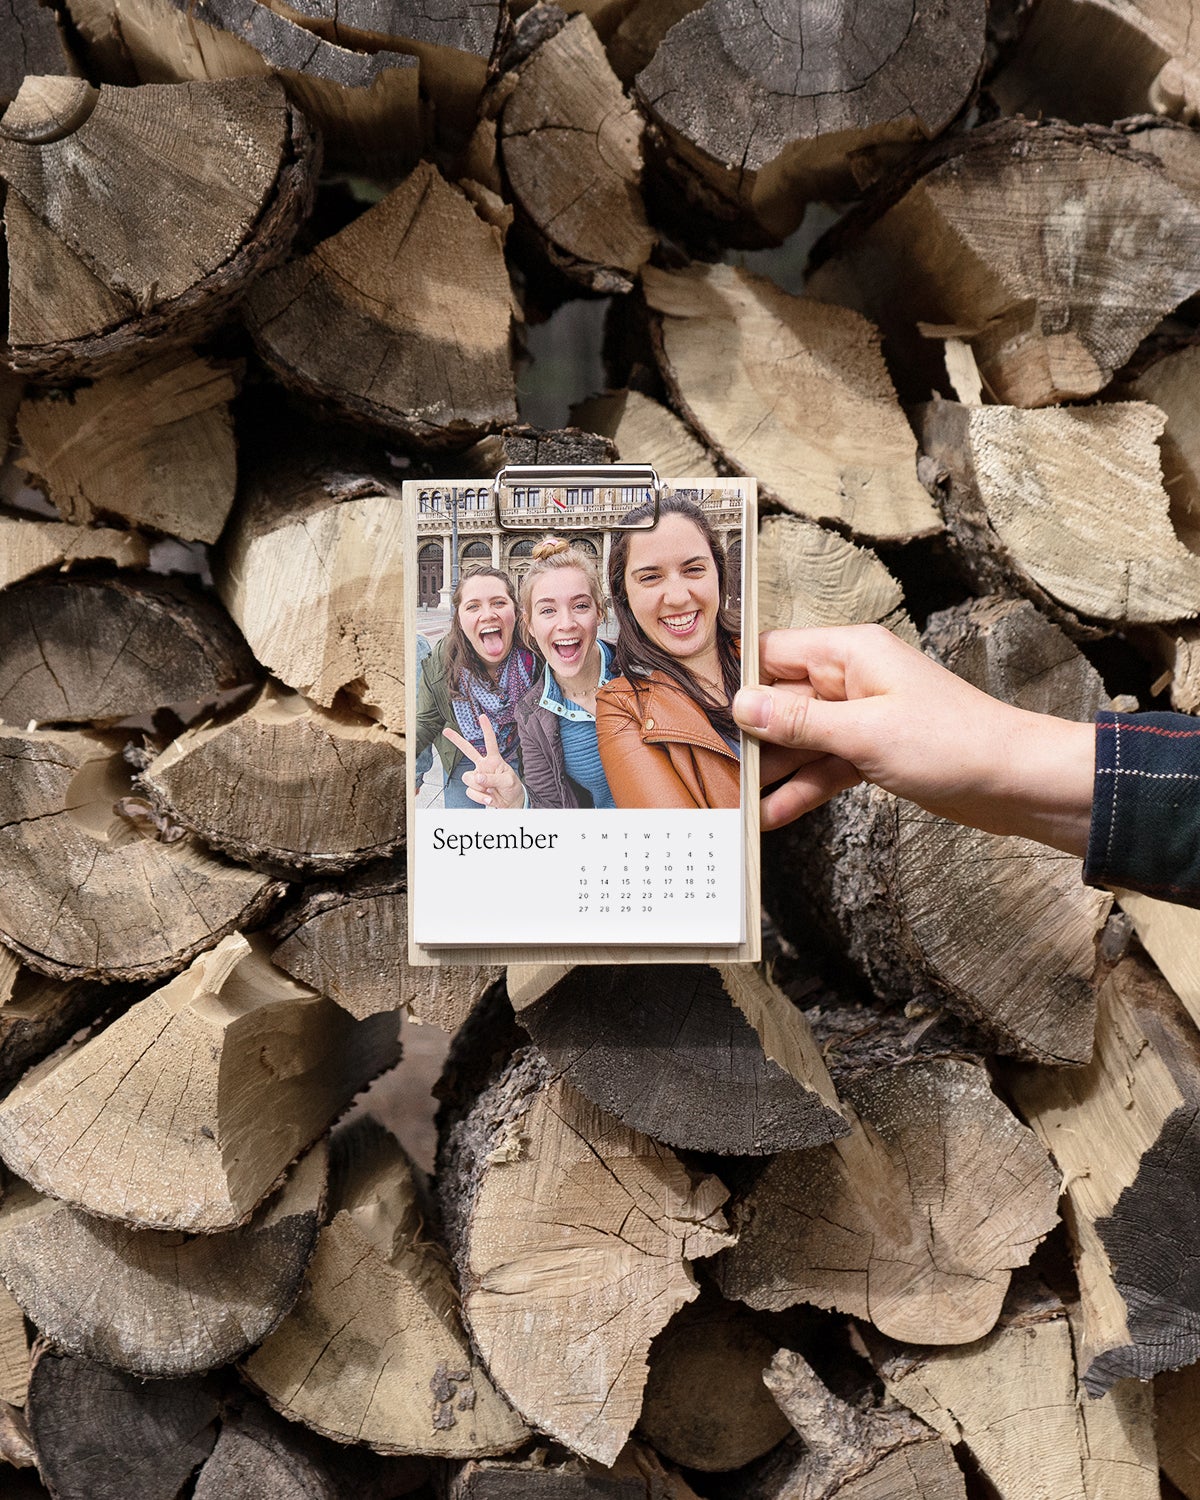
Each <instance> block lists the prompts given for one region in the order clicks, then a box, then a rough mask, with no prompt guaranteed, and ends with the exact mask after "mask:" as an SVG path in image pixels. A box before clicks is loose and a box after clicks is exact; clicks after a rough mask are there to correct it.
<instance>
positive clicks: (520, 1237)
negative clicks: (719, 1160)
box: [439, 1048, 729, 1464]
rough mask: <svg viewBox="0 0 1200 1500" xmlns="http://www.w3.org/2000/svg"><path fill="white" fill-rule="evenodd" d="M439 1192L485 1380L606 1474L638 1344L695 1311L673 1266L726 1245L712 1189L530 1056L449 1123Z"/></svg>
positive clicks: (625, 1417) (683, 1277)
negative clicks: (688, 1309) (680, 1311)
mask: <svg viewBox="0 0 1200 1500" xmlns="http://www.w3.org/2000/svg"><path fill="white" fill-rule="evenodd" d="M458 1076H459V1077H460V1079H463V1078H465V1076H466V1075H465V1074H464V1071H463V1068H462V1065H461V1064H460V1066H459V1068H458ZM439 1184H440V1191H441V1195H442V1205H443V1213H444V1215H445V1218H446V1225H447V1230H448V1232H449V1236H450V1243H451V1246H452V1249H453V1251H454V1255H455V1260H456V1262H457V1265H458V1272H459V1280H460V1285H461V1286H462V1287H463V1289H464V1295H463V1312H464V1316H465V1318H466V1321H467V1324H468V1326H469V1328H470V1330H471V1336H472V1340H473V1342H474V1344H475V1345H476V1347H477V1348H478V1349H479V1351H480V1353H481V1354H482V1356H483V1358H484V1359H485V1361H486V1362H487V1366H488V1369H489V1371H490V1373H491V1375H492V1378H493V1379H494V1380H495V1381H496V1382H497V1383H498V1384H499V1385H500V1386H501V1388H502V1389H503V1390H504V1392H505V1394H506V1395H507V1396H508V1398H509V1400H510V1401H512V1403H513V1405H514V1406H515V1407H516V1408H517V1410H518V1411H519V1412H520V1413H521V1415H522V1416H523V1417H524V1418H525V1420H526V1421H527V1422H529V1423H530V1424H531V1425H532V1426H534V1427H536V1428H538V1429H539V1430H540V1431H542V1432H544V1433H546V1434H548V1435H549V1436H551V1437H553V1438H555V1439H556V1440H557V1441H558V1442H561V1443H563V1444H565V1445H566V1446H567V1447H569V1448H571V1449H572V1450H573V1451H574V1452H576V1453H578V1454H580V1455H582V1456H583V1457H587V1458H592V1459H595V1460H596V1461H597V1462H600V1463H605V1464H611V1463H612V1462H613V1460H614V1459H615V1458H616V1457H617V1454H618V1453H619V1452H620V1450H621V1448H622V1446H623V1445H624V1443H625V1442H626V1440H627V1438H628V1437H629V1434H630V1431H631V1429H632V1428H633V1425H634V1423H635V1422H636V1421H637V1417H638V1412H639V1409H640V1406H641V1400H642V1390H643V1387H644V1384H645V1380H646V1357H647V1351H648V1349H649V1345H650V1341H651V1339H652V1338H653V1337H654V1335H655V1334H656V1333H658V1332H659V1330H660V1329H661V1328H662V1327H663V1326H664V1324H665V1323H666V1322H667V1320H668V1318H669V1317H670V1316H671V1314H672V1313H673V1312H674V1311H675V1310H676V1309H677V1308H679V1307H681V1306H682V1305H683V1304H684V1303H685V1302H689V1301H691V1300H692V1298H693V1297H695V1295H696V1291H697V1288H696V1285H695V1282H694V1280H693V1278H692V1274H691V1270H690V1266H689V1262H690V1261H691V1260H693V1259H696V1258H699V1257H703V1256H707V1255H711V1254H713V1253H714V1252H715V1251H716V1250H718V1249H721V1248H722V1247H723V1246H725V1245H727V1244H728V1243H729V1236H728V1235H727V1234H726V1233H725V1221H724V1219H723V1218H722V1217H721V1214H720V1210H719V1205H720V1203H721V1202H722V1201H723V1199H724V1198H725V1196H726V1192H725V1189H724V1188H723V1187H722V1186H721V1184H720V1183H719V1182H718V1181H717V1179H716V1178H715V1177H703V1178H700V1179H699V1180H696V1179H693V1178H692V1177H691V1176H690V1175H689V1174H688V1173H687V1172H686V1171H685V1170H684V1168H683V1166H682V1164H681V1163H680V1162H679V1160H678V1159H677V1158H676V1157H675V1156H674V1154H673V1153H672V1152H671V1151H670V1150H669V1149H668V1148H667V1147H665V1146H661V1145H659V1144H658V1143H657V1142H655V1141H652V1140H651V1139H650V1138H649V1137H647V1136H644V1135H640V1134H638V1133H637V1132H636V1131H633V1130H630V1129H629V1128H628V1127H627V1126H624V1125H622V1124H621V1123H620V1122H619V1121H617V1120H616V1119H614V1118H613V1116H611V1115H609V1114H606V1113H605V1112H604V1111H602V1110H599V1109H596V1108H595V1107H594V1106H593V1105H591V1104H589V1103H588V1102H587V1101H586V1100H585V1099H584V1098H583V1096H582V1095H580V1094H578V1093H576V1092H575V1090H573V1089H572V1088H570V1087H569V1086H568V1085H567V1084H565V1083H562V1082H557V1081H554V1080H553V1079H552V1076H551V1073H550V1070H549V1068H548V1066H547V1064H546V1062H545V1060H544V1059H543V1058H542V1057H540V1056H539V1055H538V1053H537V1052H536V1051H534V1050H533V1049H532V1048H530V1049H528V1050H527V1051H525V1052H519V1053H518V1054H517V1055H516V1057H515V1058H514V1059H513V1060H512V1063H511V1065H510V1066H508V1067H507V1068H506V1069H504V1070H503V1071H502V1072H501V1073H500V1075H499V1076H498V1077H496V1078H494V1080H493V1081H492V1083H491V1085H490V1086H489V1087H486V1088H485V1089H484V1092H483V1093H482V1094H480V1095H479V1096H478V1097H477V1099H476V1102H475V1105H474V1108H473V1109H471V1110H470V1111H469V1112H468V1113H465V1114H460V1115H459V1117H458V1118H457V1119H456V1120H455V1119H453V1117H452V1118H451V1123H450V1125H449V1128H448V1131H447V1135H446V1137H445V1139H444V1142H443V1150H442V1157H441V1170H440V1172H439Z"/></svg>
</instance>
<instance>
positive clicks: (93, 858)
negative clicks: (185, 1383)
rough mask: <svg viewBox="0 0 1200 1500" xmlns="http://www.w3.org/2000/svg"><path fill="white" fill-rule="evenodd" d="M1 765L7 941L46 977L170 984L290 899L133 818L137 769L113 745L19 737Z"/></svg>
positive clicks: (2, 924) (1, 901)
mask: <svg viewBox="0 0 1200 1500" xmlns="http://www.w3.org/2000/svg"><path fill="white" fill-rule="evenodd" d="M0 762H3V763H4V764H5V765H6V766H7V768H8V769H7V771H6V774H5V775H4V776H3V777H0V869H3V871H4V879H3V880H2V881H0V939H2V940H3V941H4V942H5V943H6V944H7V945H8V946H9V947H10V948H11V949H12V950H13V951H14V952H15V953H17V954H18V955H19V956H20V957H21V958H22V959H23V960H24V961H25V962H26V963H27V964H29V965H30V967H31V968H34V969H37V970H38V971H39V972H41V973H43V974H51V975H54V976H55V977H57V978H59V979H102V980H105V981H121V982H126V983H137V982H140V981H142V980H153V979H162V978H164V977H165V976H166V975H168V974H173V973H175V972H176V971H177V970H179V969H182V968H183V967H185V965H187V964H189V963H190V962H191V961H192V959H194V958H195V957H196V955H197V954H198V953H201V952H203V951H204V949H206V948H211V947H212V946H213V944H214V943H216V942H217V941H219V939H221V938H223V937H224V936H225V935H226V934H227V933H229V932H232V931H233V929H234V928H236V927H253V926H254V925H255V923H256V922H258V921H260V920H261V918H262V917H263V916H264V915H265V913H266V912H267V911H268V910H269V908H270V907H271V906H272V905H273V904H274V903H275V902H276V901H277V900H278V898H279V897H280V896H281V895H282V894H283V890H284V887H283V886H282V885H280V884H278V882H275V881H272V880H268V879H267V878H266V877H265V876H262V875H259V874H256V873H254V872H253V871H250V870H245V869H240V868H239V867H237V866H235V865H232V864H229V863H227V862H226V861H224V860H220V859H217V858H216V857H215V856H213V855H211V854H208V853H207V852H206V851H205V850H204V849H202V848H201V847H200V846H199V845H197V844H196V843H194V842H193V841H192V840H191V839H188V838H183V839H179V838H178V837H177V830H175V829H173V828H171V827H170V826H164V827H161V828H157V827H154V826H153V824H152V822H151V820H150V819H149V818H148V817H147V818H142V819H140V820H139V821H136V822H135V821H134V820H133V818H132V817H131V816H128V815H127V814H129V813H130V812H132V811H136V799H132V798H130V797H129V795H128V794H129V793H130V791H131V784H130V780H129V767H128V766H127V765H126V764H125V762H124V761H123V759H122V757H121V756H120V755H119V754H118V753H117V752H116V750H115V747H114V745H113V744H112V742H111V741H105V740H102V739H100V738H98V737H97V736H94V735H87V734H78V733H77V734H65V733H63V734H49V733H45V732H41V733H38V732H33V733H25V734H19V733H15V732H13V731H9V732H7V733H5V734H3V735H0ZM131 803H132V804H133V806H132V807H131ZM117 804H119V805H120V811H118V810H117ZM143 806H145V807H146V811H147V812H149V808H148V806H147V805H145V804H143Z"/></svg>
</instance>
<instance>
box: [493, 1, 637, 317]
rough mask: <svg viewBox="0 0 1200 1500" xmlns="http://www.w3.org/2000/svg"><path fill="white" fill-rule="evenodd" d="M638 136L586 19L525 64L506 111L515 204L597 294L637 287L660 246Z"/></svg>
mask: <svg viewBox="0 0 1200 1500" xmlns="http://www.w3.org/2000/svg"><path fill="white" fill-rule="evenodd" d="M642 130H643V121H642V117H641V115H640V114H639V113H638V111H637V110H636V108H635V107H634V106H633V105H632V104H631V103H630V101H629V100H628V99H627V98H626V97H625V94H624V91H623V90H622V88H621V84H620V81H619V79H618V78H617V76H616V74H615V73H614V72H613V71H612V68H611V67H610V66H609V62H608V59H607V58H606V57H605V55H604V49H603V48H602V47H601V45H600V40H599V38H598V37H597V35H596V32H595V30H594V29H593V27H592V24H591V22H590V21H589V20H588V18H587V17H586V16H585V15H577V16H575V17H573V18H572V19H571V20H570V21H568V22H567V24H566V25H565V26H563V27H562V28H561V29H560V30H559V31H557V32H556V33H554V34H553V35H552V36H550V37H548V38H547V39H546V40H545V41H543V42H542V43H541V45H540V46H539V47H537V48H536V49H535V50H534V52H533V53H532V55H531V56H530V57H529V58H528V59H527V60H525V61H524V62H523V63H522V64H521V65H520V69H519V74H518V76H517V78H516V81H515V87H513V91H512V93H511V94H510V95H509V97H508V100H507V102H506V103H505V105H504V108H503V111H502V113H501V115H500V119H499V143H500V155H501V159H502V161H503V163H504V170H505V173H506V175H507V177H508V180H509V183H510V184H511V186H512V191H513V194H514V195H515V197H516V200H517V202H518V203H519V204H520V206H521V208H522V210H523V211H524V214H525V216H526V218H527V220H528V221H529V223H530V224H531V225H532V226H533V228H534V230H535V232H536V234H537V236H538V239H539V242H540V244H541V246H542V248H543V250H544V251H545V253H546V255H547V256H548V258H549V259H550V262H551V264H552V265H554V266H556V267H557V268H558V269H559V270H560V271H563V272H564V273H565V274H566V275H568V276H570V277H571V278H572V279H574V280H576V281H580V282H582V283H583V285H584V286H586V287H588V288H589V289H590V290H592V291H594V292H609V293H623V292H628V291H630V290H632V288H633V284H634V281H635V280H636V278H637V274H638V272H639V271H640V270H641V268H642V266H643V265H645V263H646V261H647V259H648V258H649V255H650V252H651V250H652V249H653V248H654V245H655V241H656V236H655V234H654V232H653V230H652V229H651V228H650V226H649V224H648V223H647V222H646V213H645V209H644V207H643V205H642V194H641V180H642Z"/></svg>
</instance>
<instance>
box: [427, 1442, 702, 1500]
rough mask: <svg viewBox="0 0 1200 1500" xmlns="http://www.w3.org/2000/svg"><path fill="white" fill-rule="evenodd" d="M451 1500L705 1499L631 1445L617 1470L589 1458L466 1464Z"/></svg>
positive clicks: (541, 1452) (448, 1491)
mask: <svg viewBox="0 0 1200 1500" xmlns="http://www.w3.org/2000/svg"><path fill="white" fill-rule="evenodd" d="M439 1493H440V1494H444V1496H445V1500H699V1497H698V1496H697V1495H696V1493H695V1491H694V1490H693V1489H691V1487H690V1486H689V1485H688V1484H687V1482H686V1481H685V1480H684V1478H683V1476H682V1475H680V1474H679V1473H677V1472H676V1471H675V1470H674V1469H667V1468H664V1467H663V1465H662V1463H661V1462H660V1461H659V1459H658V1458H657V1456H656V1455H655V1454H654V1453H653V1451H652V1450H651V1449H649V1448H642V1447H640V1446H639V1445H638V1444H636V1443H629V1444H627V1445H626V1446H625V1447H624V1448H623V1449H622V1450H621V1454H620V1456H619V1457H618V1458H617V1460H616V1462H615V1463H613V1464H612V1465H611V1466H606V1465H602V1464H596V1463H589V1462H588V1461H587V1460H585V1459H579V1458H568V1459H566V1460H565V1461H562V1462H559V1461H556V1460H554V1459H551V1458H550V1457H549V1455H548V1454H547V1452H546V1449H545V1448H535V1449H534V1451H533V1453H532V1454H531V1456H530V1457H529V1458H525V1459H520V1460H515V1459H485V1460H483V1461H482V1462H475V1461H474V1460H472V1461H471V1462H468V1463H465V1464H463V1465H462V1467H461V1468H460V1469H458V1470H457V1471H456V1472H455V1473H453V1474H451V1475H450V1476H449V1477H448V1478H447V1480H446V1483H445V1487H444V1490H442V1491H439Z"/></svg>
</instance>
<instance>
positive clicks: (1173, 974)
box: [1118, 891, 1200, 1026]
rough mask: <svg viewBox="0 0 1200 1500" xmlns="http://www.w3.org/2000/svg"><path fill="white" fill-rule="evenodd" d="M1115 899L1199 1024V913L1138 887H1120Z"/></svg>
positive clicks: (1139, 938)
mask: <svg viewBox="0 0 1200 1500" xmlns="http://www.w3.org/2000/svg"><path fill="white" fill-rule="evenodd" d="M1118 899H1119V901H1120V904H1121V909H1122V911H1124V912H1125V913H1126V915H1127V916H1129V917H1132V919H1133V925H1134V928H1135V930H1136V931H1137V935H1138V940H1139V942H1140V943H1141V945H1142V947H1143V948H1145V950H1146V952H1147V953H1148V954H1149V955H1150V957H1151V958H1152V959H1153V960H1154V962H1155V964H1156V965H1157V967H1158V969H1159V971H1160V972H1161V974H1162V976H1163V978H1164V979H1165V980H1166V981H1167V983H1168V984H1169V985H1170V986H1171V988H1172V989H1173V990H1174V991H1175V996H1176V998H1177V999H1178V1000H1179V1002H1180V1004H1181V1005H1182V1006H1183V1008H1184V1010H1186V1011H1187V1013H1188V1015H1189V1016H1191V1018H1192V1020H1193V1021H1194V1022H1195V1023H1196V1025H1197V1026H1200V913H1198V912H1197V911H1196V910H1195V909H1194V908H1192V907H1189V906H1176V905H1174V904H1173V903H1171V902H1168V901H1158V900H1156V899H1155V898H1154V897H1153V896H1144V895H1142V893H1141V892H1140V891H1121V892H1119V894H1118Z"/></svg>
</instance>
